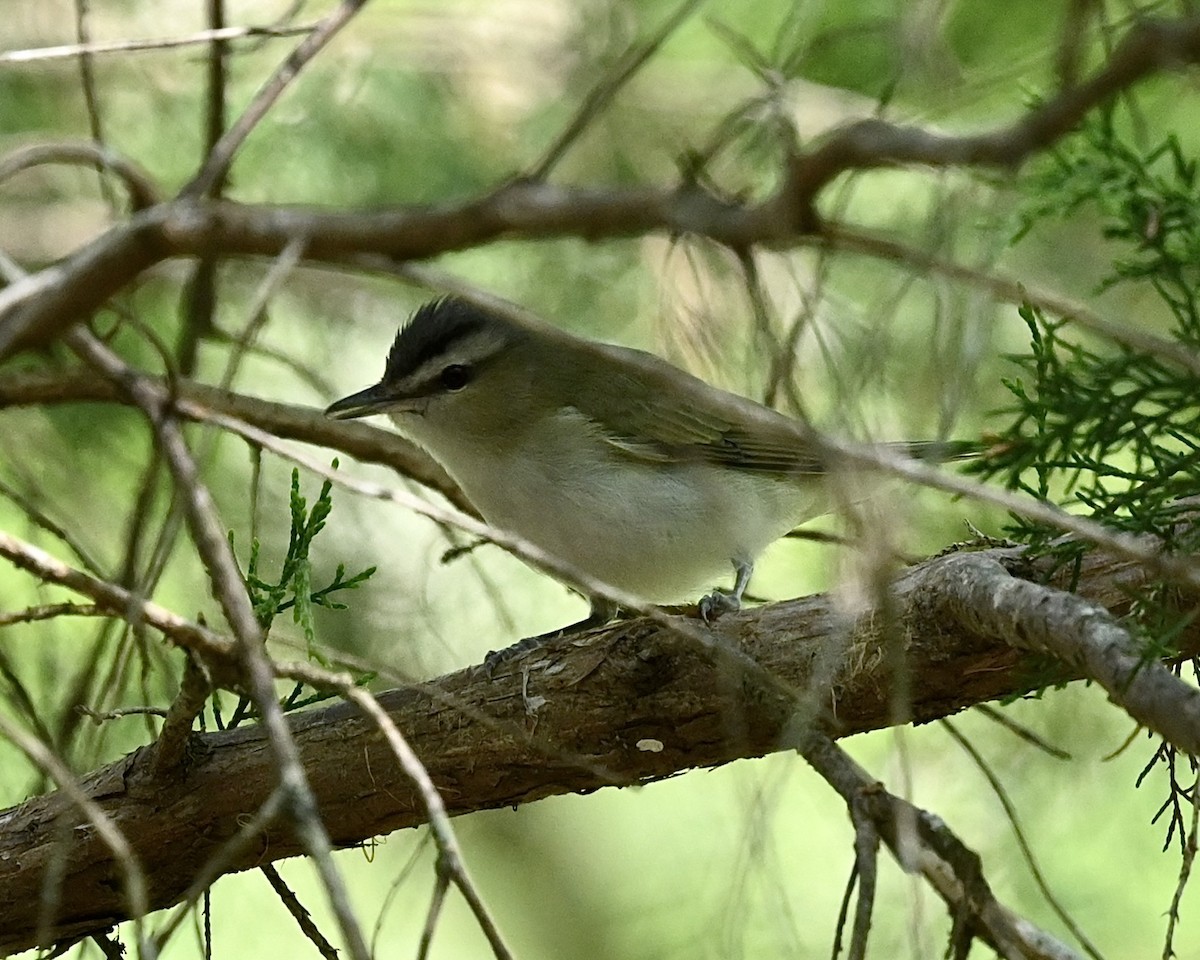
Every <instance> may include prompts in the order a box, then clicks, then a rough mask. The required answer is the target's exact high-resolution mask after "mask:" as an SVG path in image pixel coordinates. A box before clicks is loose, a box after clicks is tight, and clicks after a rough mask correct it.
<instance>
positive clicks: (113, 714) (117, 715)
mask: <svg viewBox="0 0 1200 960" xmlns="http://www.w3.org/2000/svg"><path fill="white" fill-rule="evenodd" d="M75 709H76V710H78V711H79V712H80V713H81V714H83V715H84V716H85V717H88V718H89V719H91V720H92V721H94V722H95V723H96V725H97V726H99V725H100V724H102V723H104V722H106V721H108V720H120V719H122V718H123V717H164V718H165V717H166V715H167V711H166V710H164V709H163V708H162V707H117V708H116V709H115V710H105V711H104V712H103V713H101V712H100V711H98V710H93V709H92V708H91V707H89V706H86V705H85V704H80V705H79V706H78V707H76V708H75Z"/></svg>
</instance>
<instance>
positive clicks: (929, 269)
mask: <svg viewBox="0 0 1200 960" xmlns="http://www.w3.org/2000/svg"><path fill="white" fill-rule="evenodd" d="M817 239H818V242H819V243H820V245H822V246H828V247H830V248H832V249H834V250H841V251H848V252H852V253H863V254H866V255H868V256H872V257H877V258H879V259H881V260H888V261H891V262H892V263H898V264H901V265H903V266H905V267H908V268H909V269H911V270H913V271H915V272H917V273H919V274H929V273H936V274H939V275H941V276H943V277H947V278H948V279H951V280H958V281H961V282H962V283H966V284H969V285H970V286H972V287H975V288H976V289H979V290H985V291H987V292H988V293H989V294H991V295H992V296H993V297H995V298H996V299H997V300H1001V301H1003V302H1005V303H1011V304H1016V305H1020V304H1024V303H1028V304H1030V305H1031V306H1034V307H1036V308H1038V309H1039V310H1044V311H1045V312H1046V313H1050V314H1053V315H1054V316H1056V317H1062V318H1064V319H1066V320H1070V321H1071V322H1072V323H1075V324H1077V325H1078V326H1080V327H1083V328H1084V329H1085V330H1090V331H1091V332H1092V333H1096V334H1099V335H1100V336H1103V337H1107V338H1108V339H1109V340H1114V341H1116V342H1117V343H1120V344H1123V345H1125V346H1126V347H1129V348H1130V349H1131V350H1136V351H1138V352H1140V353H1148V354H1151V355H1152V356H1156V357H1161V358H1162V359H1164V360H1168V361H1170V362H1171V363H1173V364H1175V365H1177V366H1179V367H1182V368H1183V369H1184V370H1190V371H1191V372H1192V373H1195V374H1197V375H1200V355H1197V354H1196V353H1195V352H1194V351H1192V350H1189V349H1188V348H1187V347H1185V346H1183V345H1182V344H1179V343H1175V342H1174V341H1172V340H1167V339H1165V338H1163V337H1157V336H1155V335H1154V334H1153V333H1149V332H1147V331H1146V330H1143V329H1141V328H1139V327H1131V326H1124V325H1122V324H1119V323H1114V322H1113V321H1111V320H1107V319H1105V318H1104V317H1102V316H1100V315H1099V314H1097V313H1096V312H1095V311H1094V310H1092V309H1090V308H1089V307H1088V306H1086V305H1085V304H1083V303H1080V302H1079V301H1077V300H1072V299H1071V298H1070V297H1066V296H1064V295H1062V294H1060V293H1056V292H1054V291H1053V290H1046V289H1044V288H1041V287H1037V286H1033V285H1031V284H1027V283H1025V282H1024V281H1022V280H1018V279H1016V278H1015V277H1008V276H1005V275H1004V274H1000V273H992V272H989V271H987V270H981V269H979V268H977V267H971V266H967V265H966V264H961V263H955V262H954V261H953V260H947V259H946V258H944V257H940V256H938V255H937V254H935V253H930V252H929V251H926V250H921V249H920V248H918V247H913V246H909V245H908V244H905V243H901V242H899V241H897V240H892V239H891V238H889V237H882V236H879V235H878V234H874V233H870V232H868V231H865V230H859V229H857V228H854V227H847V226H845V225H843V224H837V223H826V224H825V225H824V226H823V227H822V229H821V232H820V234H819V235H818V238H817Z"/></svg>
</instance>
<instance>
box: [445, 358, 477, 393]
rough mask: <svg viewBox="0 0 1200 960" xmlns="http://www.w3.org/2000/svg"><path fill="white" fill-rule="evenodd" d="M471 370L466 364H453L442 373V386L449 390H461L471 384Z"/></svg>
mask: <svg viewBox="0 0 1200 960" xmlns="http://www.w3.org/2000/svg"><path fill="white" fill-rule="evenodd" d="M471 373H472V371H471V368H470V367H468V366H467V365H466V364H462V363H452V364H450V366H448V367H446V369H445V370H443V371H442V377H441V380H442V386H443V387H445V388H446V389H447V390H451V391H454V390H461V389H462V388H463V387H465V386H466V385H467V384H468V383H470V382H471Z"/></svg>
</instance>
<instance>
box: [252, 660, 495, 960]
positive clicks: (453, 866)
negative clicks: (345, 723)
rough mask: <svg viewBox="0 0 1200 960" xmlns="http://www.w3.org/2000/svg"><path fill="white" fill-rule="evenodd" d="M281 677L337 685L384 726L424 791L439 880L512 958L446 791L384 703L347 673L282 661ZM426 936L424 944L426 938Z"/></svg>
mask: <svg viewBox="0 0 1200 960" xmlns="http://www.w3.org/2000/svg"><path fill="white" fill-rule="evenodd" d="M276 675H277V676H281V677H288V678H290V679H293V680H301V681H303V682H304V683H307V684H310V685H311V686H315V687H326V688H329V687H332V688H333V689H336V690H337V691H338V692H339V693H340V694H341V695H342V696H343V697H345V698H346V699H347V700H350V701H351V702H352V703H354V705H355V706H357V707H358V708H359V709H360V710H361V711H362V712H363V713H364V714H366V715H367V717H368V718H369V719H370V720H371V722H372V723H374V724H375V725H376V726H377V727H378V728H379V731H380V733H382V734H383V736H384V738H385V739H386V740H387V742H388V745H389V746H390V747H391V748H392V753H393V754H395V756H396V759H397V760H398V761H399V763H400V766H401V768H402V769H403V770H404V772H405V774H407V775H408V778H409V779H410V780H411V781H412V782H413V784H414V786H416V788H417V792H418V793H419V794H420V795H421V802H422V803H423V804H424V806H425V811H426V813H427V814H428V815H429V828H430V831H431V832H432V834H433V840H434V844H435V845H436V846H437V850H438V870H437V872H438V876H439V878H441V877H442V876H443V875H444V876H445V877H446V878H447V882H452V883H453V884H454V885H455V886H456V887H457V888H458V890H459V892H460V893H461V894H462V895H463V898H464V899H465V900H466V901H467V905H468V906H469V907H470V908H471V912H472V913H473V914H474V915H475V920H476V922H477V923H478V924H479V927H480V929H481V930H482V931H483V934H484V936H485V937H486V938H487V941H488V943H489V944H490V945H491V948H492V952H493V953H494V954H495V956H496V958H497V960H511V957H512V954H511V953H510V952H509V950H508V947H506V946H505V944H504V940H503V938H502V937H501V936H500V931H499V930H498V929H497V928H496V924H495V922H494V921H493V920H492V918H491V915H490V914H489V913H488V910H487V906H486V905H485V904H484V902H483V898H482V897H481V896H480V895H479V892H478V890H476V888H475V885H474V883H472V881H471V878H470V876H469V875H468V874H467V868H466V864H465V862H464V861H463V856H462V850H461V848H460V847H459V845H458V838H457V837H456V836H455V835H454V828H453V827H452V826H451V825H450V817H449V815H448V814H447V813H446V805H445V804H444V803H443V802H442V796H441V794H440V793H438V791H437V787H435V786H434V785H433V781H432V780H431V779H430V778H429V773H428V771H427V770H426V769H425V765H424V764H422V763H421V760H420V758H419V757H418V756H417V755H416V754H415V753H413V750H412V747H410V746H409V745H408V741H407V740H405V739H404V736H403V734H401V733H400V730H399V728H398V727H397V726H396V724H395V721H393V720H392V718H391V717H390V716H388V714H387V712H386V711H385V710H384V709H383V708H382V707H381V706H380V705H379V701H377V700H376V699H375V698H374V697H373V696H371V694H370V693H369V692H367V691H366V690H364V689H363V688H362V687H360V686H358V685H356V684H355V683H354V679H353V678H352V677H351V676H349V675H348V674H333V673H329V672H328V671H324V670H317V669H316V668H314V667H312V666H310V665H309V664H305V663H289V664H279V665H278V666H277V667H276ZM441 882H443V881H441V880H440V879H439V883H441ZM443 892H444V891H443ZM435 898H436V899H439V900H440V897H438V896H437V895H436V894H435ZM430 936H432V932H430ZM422 940H423V942H424V938H422Z"/></svg>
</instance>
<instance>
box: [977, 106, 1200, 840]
mask: <svg viewBox="0 0 1200 960" xmlns="http://www.w3.org/2000/svg"><path fill="white" fill-rule="evenodd" d="M1029 186H1030V187H1031V194H1032V199H1031V202H1030V203H1029V204H1028V205H1027V206H1026V207H1025V209H1024V210H1023V211H1022V212H1021V214H1020V218H1021V226H1020V230H1019V231H1018V239H1020V238H1021V237H1024V236H1025V235H1026V234H1027V233H1029V232H1030V231H1032V230H1033V229H1035V228H1036V227H1037V226H1038V225H1039V224H1040V223H1042V222H1044V221H1047V220H1051V219H1053V218H1059V217H1065V216H1067V215H1069V214H1072V213H1075V212H1078V211H1081V210H1088V211H1089V212H1092V213H1094V214H1095V215H1097V216H1098V217H1099V220H1100V223H1101V228H1102V230H1103V233H1104V236H1105V237H1107V238H1108V239H1109V240H1111V241H1113V242H1114V244H1115V246H1116V253H1115V254H1114V255H1113V257H1112V262H1111V267H1110V270H1109V272H1108V273H1107V275H1105V276H1104V277H1103V278H1102V279H1101V281H1100V285H1099V286H1100V289H1101V290H1109V289H1112V288H1115V287H1119V286H1127V287H1132V288H1134V289H1135V291H1136V292H1139V293H1145V292H1149V293H1151V294H1152V295H1151V296H1149V297H1147V300H1148V301H1149V302H1150V303H1151V304H1155V303H1157V304H1161V305H1162V306H1163V307H1164V308H1165V309H1164V310H1162V311H1161V312H1162V313H1163V314H1164V315H1165V316H1167V317H1169V318H1170V320H1169V324H1168V327H1169V330H1168V335H1169V338H1170V339H1169V340H1165V341H1164V343H1165V344H1166V346H1167V348H1168V349H1161V350H1158V351H1154V352H1145V351H1141V350H1135V349H1132V348H1131V347H1129V346H1126V345H1122V344H1116V345H1113V344H1108V343H1106V344H1104V345H1103V346H1093V345H1091V344H1089V343H1087V342H1085V341H1084V340H1081V339H1080V338H1079V337H1078V335H1077V333H1076V332H1075V331H1076V330H1077V327H1076V326H1075V325H1073V324H1072V323H1071V320H1070V318H1069V317H1068V318H1065V319H1059V320H1052V319H1049V318H1047V317H1046V316H1045V315H1044V314H1043V313H1042V312H1041V311H1039V310H1038V309H1036V308H1035V307H1033V306H1031V305H1028V304H1027V305H1026V306H1025V307H1024V308H1023V309H1022V310H1021V316H1022V318H1023V319H1024V320H1025V323H1026V325H1027V326H1028V327H1029V334H1030V349H1029V352H1028V353H1025V354H1020V355H1017V356H1013V357H1010V359H1011V360H1012V361H1013V362H1014V363H1015V364H1016V366H1017V367H1018V369H1019V371H1020V374H1019V375H1018V376H1016V377H1013V378H1011V379H1009V380H1007V381H1006V382H1005V386H1007V388H1008V390H1009V392H1010V393H1011V395H1012V397H1013V398H1014V402H1013V404H1012V405H1011V407H1010V408H1009V409H1008V411H1007V413H1008V415H1009V422H1008V424H1007V426H1006V427H1005V428H1004V429H1003V430H1002V431H1001V434H1000V437H999V438H998V439H999V442H998V443H997V445H996V447H995V450H996V451H997V453H995V455H993V456H991V457H989V458H986V460H985V461H984V462H983V463H982V464H980V466H979V469H980V471H981V472H983V473H985V474H987V475H989V476H1000V477H1002V478H1003V479H1004V480H1005V482H1006V483H1007V485H1008V486H1009V487H1010V488H1011V489H1016V490H1021V491H1024V492H1026V493H1029V494H1032V495H1034V496H1036V497H1039V498H1042V499H1046V500H1058V501H1059V502H1061V503H1062V504H1063V505H1064V506H1065V507H1066V508H1067V509H1070V510H1072V511H1075V512H1081V513H1085V514H1087V515H1089V516H1091V517H1092V518H1093V519H1095V520H1098V521H1100V522H1102V523H1103V524H1105V525H1106V526H1108V527H1111V528H1113V529H1117V530H1123V531H1126V532H1129V533H1134V534H1151V535H1153V536H1155V537H1156V538H1158V540H1159V541H1160V542H1161V543H1162V544H1163V548H1164V549H1166V550H1171V551H1176V552H1184V553H1194V552H1195V551H1196V550H1197V549H1198V548H1200V534H1198V533H1197V524H1196V523H1194V522H1191V523H1187V522H1182V521H1183V520H1184V517H1183V514H1185V513H1187V512H1191V513H1192V514H1193V515H1194V512H1195V509H1196V501H1195V500H1194V498H1195V497H1196V496H1197V494H1200V379H1198V378H1197V377H1196V375H1195V373H1194V372H1192V370H1191V369H1189V367H1188V366H1187V365H1186V364H1184V363H1180V362H1179V361H1178V360H1175V359H1172V358H1171V353H1172V351H1174V350H1175V349H1176V348H1177V347H1182V348H1183V351H1184V352H1186V353H1189V354H1191V355H1193V356H1200V190H1198V189H1197V183H1196V164H1195V163H1193V162H1191V161H1189V160H1188V159H1187V158H1186V157H1185V156H1184V154H1183V150H1182V149H1181V147H1180V143H1179V141H1178V139H1177V138H1176V137H1175V136H1174V135H1172V136H1168V137H1167V138H1166V139H1164V140H1163V141H1162V142H1161V143H1159V144H1158V145H1156V146H1154V147H1152V148H1150V149H1138V148H1137V147H1136V146H1134V145H1132V144H1131V143H1129V142H1128V141H1127V140H1126V139H1125V138H1124V137H1123V136H1122V135H1121V134H1120V133H1119V132H1118V129H1117V123H1116V119H1115V114H1114V112H1113V111H1110V112H1109V113H1107V114H1106V115H1105V116H1103V117H1101V118H1099V119H1098V120H1096V121H1093V122H1092V123H1090V124H1089V125H1088V126H1087V127H1086V128H1085V129H1084V130H1083V131H1082V133H1081V134H1080V135H1079V136H1077V137H1074V138H1071V139H1070V140H1068V141H1066V142H1064V144H1063V145H1062V146H1061V147H1060V148H1059V149H1057V150H1055V151H1053V152H1052V153H1051V154H1049V155H1048V156H1047V157H1046V158H1045V159H1044V161H1043V163H1042V165H1041V166H1040V168H1039V169H1038V170H1037V171H1036V172H1035V173H1034V174H1033V176H1032V177H1031V178H1030V180H1029ZM1129 325H1130V326H1135V325H1137V326H1141V327H1143V328H1144V327H1145V326H1147V324H1140V325H1138V324H1135V323H1133V322H1130V323H1129ZM1011 534H1012V535H1013V536H1014V537H1015V538H1017V539H1019V540H1022V541H1024V542H1026V543H1028V544H1030V545H1031V546H1032V547H1033V548H1034V549H1035V550H1039V551H1043V552H1047V553H1053V554H1057V555H1058V556H1059V558H1060V560H1061V561H1062V562H1063V563H1074V564H1078V563H1079V562H1080V560H1081V558H1082V554H1083V551H1084V550H1085V549H1086V547H1085V546H1084V545H1082V544H1079V543H1078V542H1072V543H1070V544H1069V545H1068V544H1063V543H1062V542H1061V541H1060V540H1059V539H1058V531H1056V530H1054V529H1051V528H1049V527H1046V526H1043V525H1041V524H1037V523H1034V522H1031V521H1029V520H1025V519H1023V518H1014V520H1013V525H1012V528H1011ZM1170 593H1171V591H1170V590H1169V589H1167V587H1166V586H1165V585H1163V584H1155V585H1152V586H1150V587H1148V588H1145V589H1143V590H1141V591H1139V592H1138V593H1137V595H1135V596H1134V597H1133V598H1132V603H1131V607H1130V612H1129V615H1128V617H1127V624H1128V626H1129V628H1130V629H1131V630H1132V631H1134V632H1135V634H1136V635H1137V636H1138V637H1139V638H1140V639H1141V640H1142V642H1143V644H1144V651H1145V653H1144V655H1145V657H1146V658H1147V659H1148V660H1149V659H1159V658H1162V657H1166V656H1170V655H1171V654H1172V653H1173V652H1175V651H1177V650H1178V645H1177V642H1176V641H1177V637H1178V635H1179V633H1180V631H1181V630H1182V629H1183V627H1184V626H1185V625H1186V624H1187V623H1188V622H1189V621H1190V619H1191V618H1192V617H1193V616H1194V613H1193V612H1184V613H1183V614H1180V612H1179V611H1178V609H1177V608H1176V606H1175V605H1174V604H1172V603H1171V602H1170ZM1192 667H1193V672H1196V669H1197V667H1196V661H1195V660H1193V661H1192ZM1175 669H1176V670H1177V671H1179V670H1181V669H1182V665H1176V667H1175ZM1156 767H1161V768H1162V769H1163V770H1164V771H1165V775H1166V778H1167V781H1168V787H1167V797H1166V799H1165V800H1164V801H1163V803H1162V805H1161V806H1160V807H1159V809H1158V811H1157V813H1156V814H1155V815H1154V818H1153V819H1154V822H1156V823H1157V822H1160V821H1161V820H1163V818H1165V828H1166V829H1165V834H1166V835H1165V839H1164V844H1163V849H1164V850H1165V849H1167V848H1168V847H1169V846H1170V845H1171V842H1172V839H1175V840H1176V841H1177V843H1178V845H1179V849H1180V852H1181V854H1183V853H1184V844H1185V837H1186V836H1187V833H1188V828H1187V819H1186V818H1187V816H1188V815H1189V814H1188V813H1187V811H1188V809H1189V807H1190V805H1191V803H1192V802H1193V799H1194V798H1191V797H1190V793H1189V791H1190V789H1191V787H1190V784H1191V782H1192V781H1193V780H1194V776H1195V771H1196V763H1195V760H1194V759H1193V758H1190V757H1188V758H1182V757H1180V755H1179V754H1178V752H1177V751H1176V750H1175V748H1174V747H1172V746H1170V745H1169V744H1167V743H1165V742H1163V743H1160V744H1159V745H1158V747H1157V749H1156V752H1155V753H1154V755H1153V756H1152V757H1151V758H1150V760H1149V762H1148V763H1147V764H1146V766H1145V767H1144V769H1143V770H1142V773H1141V775H1140V776H1139V777H1138V780H1137V783H1138V785H1139V786H1140V785H1141V784H1142V782H1143V780H1144V779H1145V778H1146V776H1147V774H1148V773H1149V772H1150V771H1151V770H1153V769H1154V768H1156ZM1181 767H1183V768H1186V770H1185V771H1181V770H1180V768H1181Z"/></svg>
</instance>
